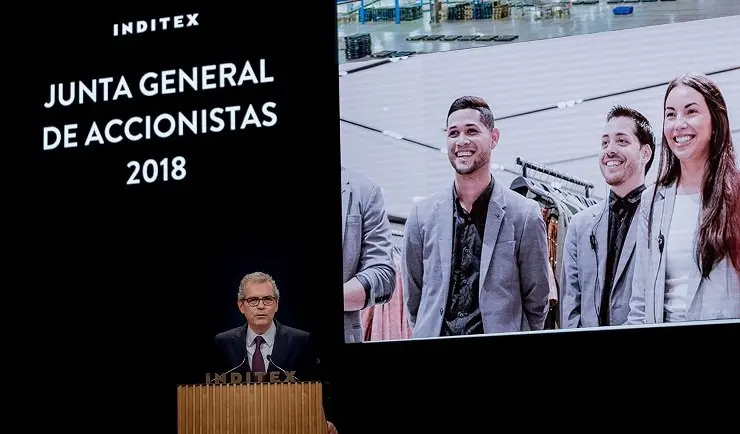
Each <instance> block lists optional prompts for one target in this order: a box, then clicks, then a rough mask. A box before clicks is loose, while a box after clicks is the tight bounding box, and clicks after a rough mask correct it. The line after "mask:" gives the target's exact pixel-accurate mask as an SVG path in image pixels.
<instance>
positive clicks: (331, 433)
mask: <svg viewBox="0 0 740 434" xmlns="http://www.w3.org/2000/svg"><path fill="white" fill-rule="evenodd" d="M326 424H327V425H328V428H329V430H328V431H327V432H328V433H329V434H339V433H338V432H337V427H335V426H334V424H333V423H331V422H329V421H326Z"/></svg>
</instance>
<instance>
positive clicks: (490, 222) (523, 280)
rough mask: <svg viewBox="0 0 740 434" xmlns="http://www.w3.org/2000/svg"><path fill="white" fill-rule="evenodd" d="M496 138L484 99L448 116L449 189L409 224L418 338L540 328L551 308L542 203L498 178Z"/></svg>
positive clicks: (408, 272)
mask: <svg viewBox="0 0 740 434" xmlns="http://www.w3.org/2000/svg"><path fill="white" fill-rule="evenodd" d="M498 138H499V131H498V129H497V128H495V127H494V118H493V113H492V112H491V109H490V108H489V107H488V104H487V103H486V102H485V101H484V100H483V99H482V98H479V97H473V96H465V97H461V98H458V99H457V100H455V101H454V102H453V103H452V105H451V107H450V109H449V111H448V115H447V155H448V158H449V160H450V163H451V164H452V167H453V168H454V169H455V171H456V175H455V181H454V183H453V185H452V188H450V189H449V190H445V191H443V192H441V193H439V194H436V195H434V196H431V197H428V198H426V199H424V200H422V201H420V202H418V203H417V204H416V205H415V206H414V207H413V209H412V210H411V212H410V213H409V216H408V219H407V221H406V227H405V235H404V243H405V245H404V249H403V250H404V251H403V285H404V301H405V305H406V308H407V310H408V318H409V323H410V326H411V328H412V329H413V336H414V338H430V337H439V336H459V335H475V334H490V333H503V332H518V331H526V330H541V329H542V328H543V327H544V323H545V319H546V317H547V312H548V309H549V301H548V300H549V293H550V288H549V280H548V267H549V264H548V261H547V255H548V250H547V233H546V230H545V222H544V220H543V218H542V212H541V210H540V207H539V205H538V204H537V203H536V202H535V201H533V200H531V199H527V198H525V197H524V196H522V195H520V194H518V193H515V192H514V191H512V190H511V189H509V188H507V187H505V186H504V185H501V183H500V182H496V180H495V179H494V178H493V176H491V170H490V158H491V151H492V150H493V148H495V147H496V144H497V143H498Z"/></svg>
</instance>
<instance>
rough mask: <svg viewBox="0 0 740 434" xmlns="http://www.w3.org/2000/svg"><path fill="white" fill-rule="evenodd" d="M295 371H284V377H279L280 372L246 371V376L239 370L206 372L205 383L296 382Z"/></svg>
mask: <svg viewBox="0 0 740 434" xmlns="http://www.w3.org/2000/svg"><path fill="white" fill-rule="evenodd" d="M297 382H298V379H297V378H296V377H295V371H285V379H281V378H280V372H277V371H274V372H247V374H246V376H245V375H242V374H241V373H239V372H232V373H230V374H211V373H207V374H206V384H248V383H297Z"/></svg>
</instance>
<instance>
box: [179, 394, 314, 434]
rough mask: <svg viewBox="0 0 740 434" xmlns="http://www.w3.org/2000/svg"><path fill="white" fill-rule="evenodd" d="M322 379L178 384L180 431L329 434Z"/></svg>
mask: <svg viewBox="0 0 740 434" xmlns="http://www.w3.org/2000/svg"><path fill="white" fill-rule="evenodd" d="M326 430H327V425H326V419H325V416H324V408H323V402H322V394H321V383H318V382H301V383H252V384H211V385H206V384H199V385H181V386H177V433H178V434H253V433H254V434H326Z"/></svg>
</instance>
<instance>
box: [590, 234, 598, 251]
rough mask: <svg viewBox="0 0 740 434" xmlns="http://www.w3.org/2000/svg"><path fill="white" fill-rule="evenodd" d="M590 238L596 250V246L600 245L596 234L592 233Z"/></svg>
mask: <svg viewBox="0 0 740 434" xmlns="http://www.w3.org/2000/svg"><path fill="white" fill-rule="evenodd" d="M589 240H590V241H591V249H592V250H594V251H595V250H596V248H597V247H598V244H597V243H596V235H594V234H591V236H590V237H589Z"/></svg>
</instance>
